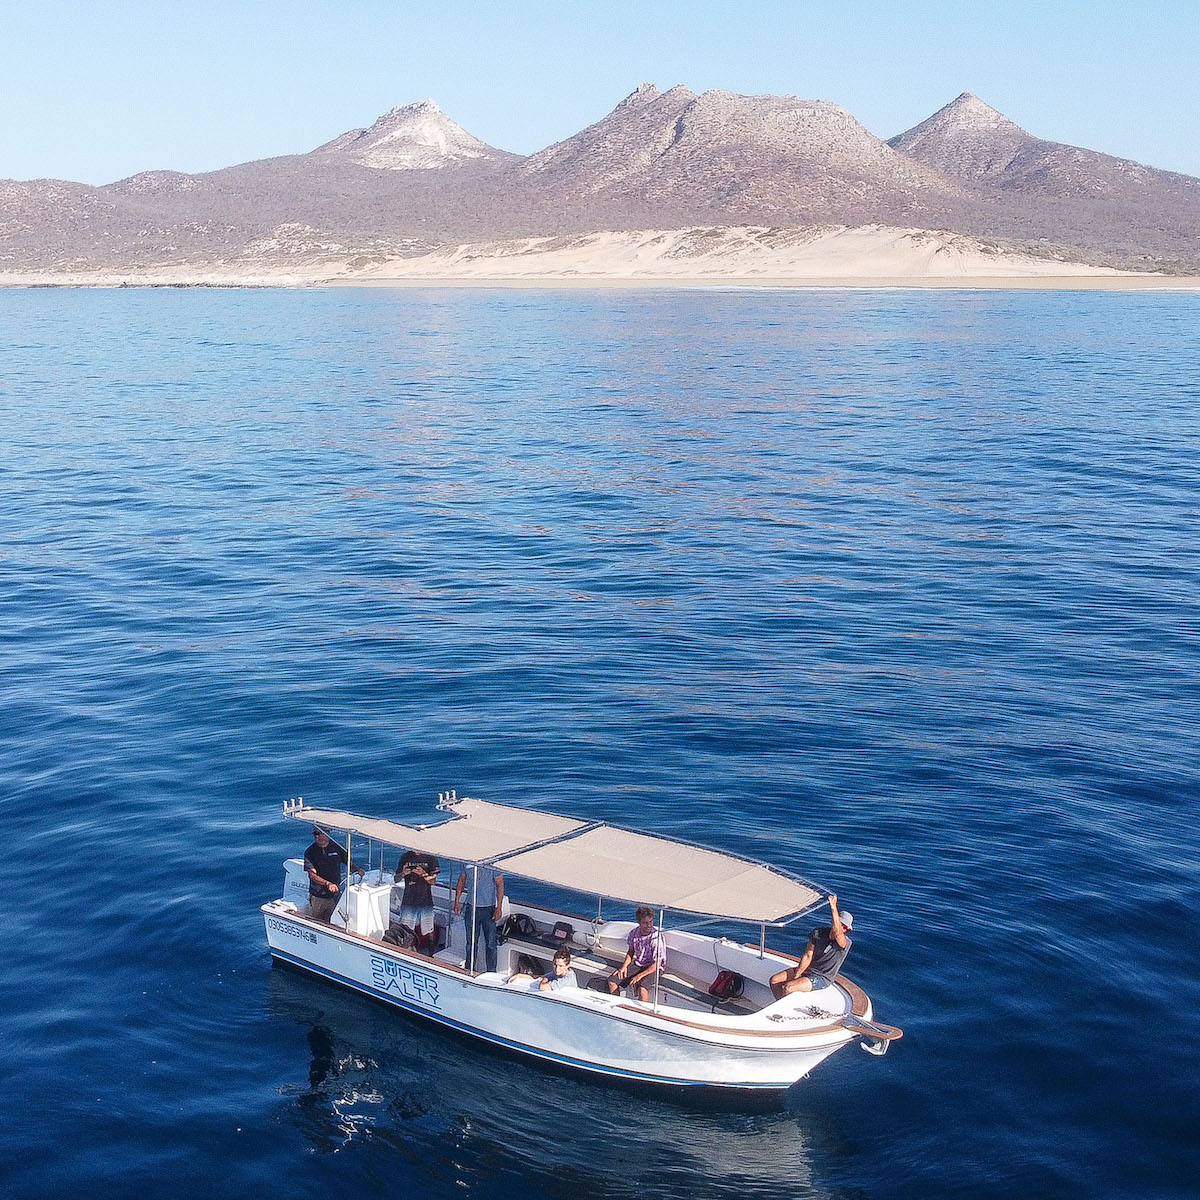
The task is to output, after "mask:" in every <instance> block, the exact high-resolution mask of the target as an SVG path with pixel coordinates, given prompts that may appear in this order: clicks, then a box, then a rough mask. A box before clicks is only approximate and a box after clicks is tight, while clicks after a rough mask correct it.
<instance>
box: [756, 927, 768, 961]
mask: <svg viewBox="0 0 1200 1200" xmlns="http://www.w3.org/2000/svg"><path fill="white" fill-rule="evenodd" d="M766 956H767V926H766V922H763V924H761V925H760V926H759V927H758V957H759V958H766Z"/></svg>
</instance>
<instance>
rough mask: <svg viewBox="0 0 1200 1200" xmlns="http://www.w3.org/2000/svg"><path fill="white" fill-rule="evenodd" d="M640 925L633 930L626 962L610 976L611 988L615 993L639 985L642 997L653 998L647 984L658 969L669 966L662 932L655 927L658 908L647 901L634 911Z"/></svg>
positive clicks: (640, 996)
mask: <svg viewBox="0 0 1200 1200" xmlns="http://www.w3.org/2000/svg"><path fill="white" fill-rule="evenodd" d="M634 915H635V916H636V917H637V925H636V926H635V927H634V928H633V929H631V930H630V931H629V949H628V951H627V952H626V954H625V961H624V962H623V963H622V964H621V965H620V966H619V967H618V968H617V970H616V971H615V972H614V973H613V974H612V975H611V976H609V980H608V990H609V991H610V992H611V993H612V994H613V995H614V996H615V995H616V994H617V993H618V992H620V990H621V989H622V988H637V996H638V999H639V1000H641V1001H642V1002H643V1003H645V1002H647V1001H648V1000H649V999H650V991H649V989H648V988H647V986H646V985H647V983H648V982H649V981H650V980H651V979H652V978H653V977H654V973H655V971H664V970H666V966H667V950H666V947H665V946H664V945H663V939H662V934H661V933H660V932H659V931H658V930H657V929H655V928H654V909H652V908H647V907H646V906H645V905H644V904H643V905H642V906H641V907H640V908H639V909H638V910H637V912H636V913H635V914H634Z"/></svg>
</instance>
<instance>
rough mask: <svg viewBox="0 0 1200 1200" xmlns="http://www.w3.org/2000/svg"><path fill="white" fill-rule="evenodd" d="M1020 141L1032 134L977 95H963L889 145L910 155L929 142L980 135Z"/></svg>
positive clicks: (965, 93)
mask: <svg viewBox="0 0 1200 1200" xmlns="http://www.w3.org/2000/svg"><path fill="white" fill-rule="evenodd" d="M981 135H982V136H984V137H988V138H996V137H1000V138H1004V139H1007V140H1021V139H1026V138H1029V137H1030V135H1029V134H1028V133H1026V132H1025V130H1023V129H1022V128H1021V127H1020V126H1019V125H1017V124H1015V123H1014V122H1013V121H1010V120H1009V119H1008V118H1007V117H1006V116H1005V115H1004V114H1003V113H1002V112H999V111H998V110H997V109H994V108H993V107H992V106H991V105H990V104H985V103H984V102H983V101H982V100H980V98H979V97H978V96H976V95H975V93H974V92H963V93H962V94H961V95H959V96H956V97H955V98H954V99H953V100H951V101H950V103H949V104H945V105H943V106H942V107H941V108H939V109H938V110H937V112H935V113H934V114H933V116H931V117H926V118H925V120H924V121H922V122H921V123H920V124H919V125H914V126H913V127H912V128H911V129H909V130H906V131H905V132H904V133H901V134H897V135H896V137H894V138H892V139H891V140H890V141H889V143H888V144H889V145H890V146H893V147H894V148H895V149H897V150H903V151H905V152H906V153H911V152H912V151H913V150H915V149H916V148H917V147H918V146H921V145H923V144H926V143H944V142H946V141H949V140H954V141H958V140H961V139H964V138H976V137H979V136H981Z"/></svg>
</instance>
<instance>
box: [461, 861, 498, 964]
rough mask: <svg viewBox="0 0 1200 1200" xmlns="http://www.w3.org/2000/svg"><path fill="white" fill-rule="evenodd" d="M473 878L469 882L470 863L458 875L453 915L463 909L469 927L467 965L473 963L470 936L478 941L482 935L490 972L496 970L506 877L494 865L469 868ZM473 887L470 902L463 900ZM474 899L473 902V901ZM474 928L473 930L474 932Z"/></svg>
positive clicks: (464, 865) (485, 960) (464, 921)
mask: <svg viewBox="0 0 1200 1200" xmlns="http://www.w3.org/2000/svg"><path fill="white" fill-rule="evenodd" d="M470 874H471V880H470V882H468V878H467V876H468V868H467V864H466V863H463V869H462V870H461V871H460V872H459V874H458V886H457V887H456V888H455V889H454V915H455V916H456V917H457V916H458V911H459V909H460V908H462V911H463V924H464V925H465V926H466V929H467V942H468V946H467V953H466V955H465V958H466V962H467V965H468V966H470V965H471V963H472V958H471V950H472V949H473V945H472V944H471V939H472V938H474V939H475V941H476V942H477V941H478V940H479V938H480V937H482V938H483V957H484V967H485V969H486V970H488V971H494V970H495V969H496V960H497V952H496V925H497V924H498V923H499V921H500V917H501V915H502V914H501V909H502V908H503V906H504V876H503V875H501V874H500V873H499V872H498V871H497V870H495V868H493V867H481V866H475V867H472V868H471V869H470ZM468 887H469V888H470V889H471V890H470V892H469V893H468V896H467V903H466V905H465V906H464V905H463V903H462V898H463V892H464V891H466V890H467V888H468ZM472 901H474V903H472ZM472 931H474V932H472Z"/></svg>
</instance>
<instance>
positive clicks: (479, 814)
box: [288, 798, 587, 862]
mask: <svg viewBox="0 0 1200 1200" xmlns="http://www.w3.org/2000/svg"><path fill="white" fill-rule="evenodd" d="M288 816H290V817H297V818H299V819H300V820H302V821H312V822H314V823H315V824H317V825H328V826H330V827H331V828H333V829H346V830H349V831H350V832H351V833H358V834H362V836H363V837H368V838H372V839H373V840H375V841H377V842H387V843H388V844H389V845H391V846H403V847H404V848H405V849H407V850H423V851H425V852H426V853H427V854H433V855H435V856H436V857H438V858H459V859H463V860H464V861H466V862H487V861H488V860H489V859H493V858H495V857H496V856H497V855H499V854H511V853H512V852H513V851H514V850H522V849H524V848H525V847H526V846H532V845H536V844H537V843H539V842H545V841H548V840H549V839H551V838H557V837H562V836H563V834H567V833H571V832H572V831H573V830H576V829H582V828H584V826H586V825H587V822H586V821H577V820H575V819H574V818H573V817H559V816H555V815H554V814H553V813H544V812H534V811H533V810H532V809H528V808H509V807H508V806H507V805H504V804H489V803H488V801H486V800H468V799H466V798H464V799H462V800H459V801H457V802H456V803H455V805H454V807H453V811H452V813H451V815H450V816H449V817H447V818H446V820H444V821H441V822H439V823H438V824H436V825H401V824H400V822H398V821H380V820H377V819H375V818H373V817H359V816H356V815H355V814H353V813H345V812H335V811H333V810H332V809H328V808H309V807H308V806H307V805H304V806H303V807H301V808H296V809H292V810H291V811H289V812H288ZM463 818H466V819H465V820H464V819H463Z"/></svg>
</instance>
